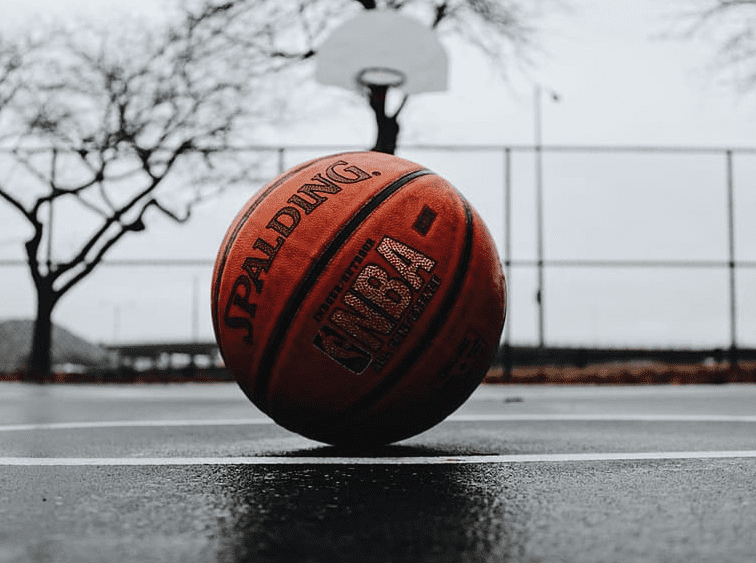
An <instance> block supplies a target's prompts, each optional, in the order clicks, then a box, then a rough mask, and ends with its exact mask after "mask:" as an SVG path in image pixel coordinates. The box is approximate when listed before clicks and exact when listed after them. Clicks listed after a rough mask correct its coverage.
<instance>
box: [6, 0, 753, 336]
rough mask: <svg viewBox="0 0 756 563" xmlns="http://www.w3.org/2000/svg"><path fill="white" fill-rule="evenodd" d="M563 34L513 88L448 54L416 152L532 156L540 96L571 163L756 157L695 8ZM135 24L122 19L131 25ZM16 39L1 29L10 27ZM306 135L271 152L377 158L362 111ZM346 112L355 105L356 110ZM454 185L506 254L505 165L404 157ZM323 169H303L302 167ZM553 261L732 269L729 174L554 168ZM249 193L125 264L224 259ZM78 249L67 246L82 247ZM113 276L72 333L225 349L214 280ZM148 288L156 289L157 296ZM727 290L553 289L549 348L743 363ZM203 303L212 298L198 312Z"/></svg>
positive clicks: (9, 17)
mask: <svg viewBox="0 0 756 563" xmlns="http://www.w3.org/2000/svg"><path fill="white" fill-rule="evenodd" d="M571 4H572V10H571V11H570V12H568V13H562V14H559V15H558V16H555V17H553V18H550V19H548V20H547V21H546V25H547V30H546V31H545V32H544V40H543V47H544V54H543V55H541V56H540V57H538V59H537V61H536V63H537V64H536V66H534V67H533V68H532V69H530V70H525V69H522V68H520V69H516V68H515V69H510V70H509V76H510V80H509V82H507V83H505V82H504V81H503V80H502V79H501V78H500V77H499V76H498V75H497V74H496V72H495V70H496V69H492V68H491V66H490V65H489V64H488V63H487V62H486V61H485V60H483V59H482V57H480V56H479V55H478V54H477V53H476V52H475V51H473V50H472V49H471V48H469V47H467V46H465V45H462V44H459V43H457V42H447V46H448V47H449V55H450V60H451V65H450V89H449V91H448V92H444V93H433V94H425V95H420V96H416V97H414V98H413V99H412V100H410V102H409V104H408V106H407V107H406V109H405V112H404V113H403V114H402V118H403V119H402V126H403V130H402V135H403V136H402V139H401V140H402V141H403V142H404V143H405V144H410V143H413V144H414V143H427V144H466V145H474V144H489V143H491V144H515V145H520V144H530V143H532V142H533V138H534V126H533V107H534V105H533V104H534V96H533V92H534V85H535V84H536V83H540V84H542V85H543V86H544V88H546V89H551V90H554V91H556V92H558V93H559V96H560V101H559V102H558V103H555V102H552V101H550V100H549V99H548V98H547V97H544V101H543V120H542V123H543V140H544V143H545V144H547V145H549V144H565V145H607V144H608V145H622V146H626V145H663V146H669V145H682V146H690V147H710V146H722V147H731V146H732V147H756V104H755V103H754V102H756V96H754V95H751V96H740V95H737V94H735V93H734V91H733V89H732V88H731V87H730V86H729V85H728V84H726V83H725V81H724V77H723V76H721V75H715V74H713V73H711V72H710V70H709V65H710V63H711V62H712V58H713V53H714V46H713V45H711V44H706V43H705V42H703V41H700V40H699V41H686V42H683V41H678V40H673V39H664V38H663V35H664V34H665V33H666V32H668V31H669V30H670V29H672V28H674V27H675V24H674V14H675V11H674V10H675V6H681V5H684V2H683V0H677V1H673V2H658V1H654V0H634V1H632V2H630V1H627V0H572V2H571ZM155 5H156V2H154V0H151V1H148V0H138V1H137V0H132V1H131V2H125V1H123V0H122V1H119V2H116V1H115V0H100V1H99V2H97V4H96V5H94V6H92V3H91V2H87V1H86V0H55V1H53V0H23V1H21V0H4V1H3V2H2V4H0V22H2V25H17V24H18V23H19V22H22V21H24V19H25V17H26V16H28V15H30V14H31V13H32V12H33V11H39V13H40V14H42V17H45V18H48V19H54V18H58V17H69V16H70V15H71V14H74V13H80V14H85V15H87V17H95V18H100V17H101V18H106V17H113V15H114V13H117V12H118V10H121V11H126V12H129V13H132V14H134V15H137V16H143V17H148V18H149V17H158V16H159V9H158V8H157V7H155ZM118 6H120V7H118ZM0 27H1V25H0ZM302 96H303V99H305V98H306V99H308V100H310V101H311V110H310V114H309V115H308V117H307V119H304V120H302V121H301V122H300V123H298V124H296V125H293V126H291V127H289V128H286V129H271V130H267V131H265V132H263V133H261V134H260V140H261V141H264V142H270V143H282V144H289V143H294V144H302V143H304V144H311V143H324V144H334V145H338V144H345V145H359V146H363V147H369V146H370V145H371V144H372V142H373V135H374V133H373V123H372V117H371V114H370V112H369V110H368V109H367V106H366V104H364V103H363V102H362V101H361V100H359V99H358V98H357V97H356V96H355V97H353V98H351V99H350V97H349V96H350V95H349V94H344V93H340V92H337V91H335V90H334V89H332V88H329V87H324V86H320V85H317V84H314V83H313V84H309V85H307V86H306V87H304V89H303V93H302ZM344 102H347V103H344ZM402 155H403V156H406V157H408V158H411V159H414V160H418V161H421V162H423V163H424V164H426V165H427V166H429V167H430V168H432V169H434V170H436V171H437V172H438V173H440V174H441V175H443V176H445V177H447V178H448V179H449V180H451V181H452V183H454V184H455V185H457V186H458V187H459V188H460V190H461V191H462V192H463V193H464V194H465V195H466V196H467V197H468V198H469V199H470V200H471V201H472V202H473V204H474V205H475V206H476V207H477V208H478V210H479V211H480V213H481V214H482V215H483V217H484V219H485V220H486V222H487V223H488V225H489V228H490V229H491V231H492V233H493V235H494V237H495V239H496V240H497V242H500V241H503V232H504V231H503V219H502V215H503V213H502V195H501V186H502V172H501V166H502V165H501V154H500V153H490V152H472V153H471V152H457V153H455V154H449V153H445V152H444V153H439V152H425V151H420V152H418V151H415V152H405V153H403V154H402ZM309 156H311V154H309V153H308V154H305V153H291V154H289V155H288V159H289V160H288V162H287V164H288V165H293V164H295V163H296V162H297V161H300V160H303V159H305V158H307V157H309ZM735 162H736V177H735V179H736V187H737V188H738V191H737V194H736V195H737V198H736V202H737V204H738V216H737V217H738V221H737V225H738V229H739V230H738V233H737V234H738V239H737V240H738V258H740V259H741V260H756V231H754V229H753V228H752V227H750V223H752V221H751V219H750V217H748V214H747V213H746V210H747V209H753V206H754V205H756V196H755V195H754V193H753V192H754V190H753V189H750V186H752V185H753V181H754V180H756V157H755V156H753V155H750V156H748V155H743V156H736V161H735ZM533 168H534V167H533V161H532V157H531V156H530V155H529V154H526V153H523V154H519V153H518V154H516V155H515V157H514V159H513V182H514V194H513V209H512V212H513V222H512V231H513V240H512V242H513V245H514V257H515V258H519V259H532V258H534V256H535V242H534V241H535V228H534V226H533V222H534V212H533V195H532V194H533ZM544 182H545V191H546V199H545V215H546V223H547V232H546V254H547V258H590V259H600V258H618V259H625V258H632V259H667V258H684V259H705V260H725V259H726V249H727V245H726V239H727V233H726V222H725V199H724V198H725V191H724V182H725V176H724V156H723V155H722V154H712V155H637V154H562V153H560V154H555V155H551V154H547V156H546V159H545V167H544ZM251 192H252V190H250V191H249V193H244V192H240V191H236V192H234V193H232V194H229V195H228V196H227V197H225V198H224V199H222V200H218V201H215V202H212V203H209V204H207V205H206V206H205V207H204V208H203V209H202V212H201V213H199V214H198V216H197V218H196V220H194V221H193V223H192V224H191V225H189V226H181V227H178V226H175V225H173V224H171V223H169V222H167V221H161V220H158V221H155V222H153V224H151V225H150V226H149V230H148V231H147V233H145V234H142V235H139V236H138V237H132V239H130V240H128V241H125V242H124V244H122V245H121V246H120V247H119V248H118V249H117V251H116V254H115V255H117V256H118V257H124V258H134V257H142V256H150V257H155V258H159V257H167V256H179V257H187V258H212V257H214V254H215V250H216V249H217V246H218V244H219V243H220V238H221V237H222V235H223V232H224V231H225V228H226V226H227V225H228V223H229V222H230V221H231V218H232V217H233V215H234V213H235V212H236V210H237V209H238V208H239V207H240V206H241V205H242V203H243V202H244V201H245V200H246V199H247V197H249V195H251ZM0 224H4V225H8V227H3V228H2V230H1V231H0V258H20V257H21V246H20V239H21V238H22V237H23V231H22V230H20V229H19V226H20V225H21V223H20V222H19V221H17V220H15V219H14V218H13V217H12V215H11V214H10V212H9V211H8V210H7V209H0ZM66 244H67V243H66V237H65V234H63V235H62V236H61V239H60V241H59V242H58V241H56V245H58V247H59V248H61V250H64V249H65V247H66ZM144 274H145V271H134V270H127V269H123V268H103V269H101V270H100V271H99V272H98V273H96V274H95V276H93V277H92V279H90V280H88V281H86V282H85V283H84V284H82V285H80V286H79V287H77V288H76V289H74V291H73V293H71V294H70V295H69V296H68V297H66V298H64V300H63V301H62V302H61V305H60V306H59V309H58V310H57V312H56V315H55V319H56V320H57V321H58V322H61V323H62V324H64V325H66V326H68V327H69V328H71V329H73V330H74V331H75V332H78V333H80V334H83V335H85V336H87V337H90V338H92V339H93V340H95V341H111V340H112V339H114V338H115V339H118V340H129V341H138V340H144V339H186V338H189V337H191V336H192V333H193V318H194V315H193V310H194V303H195V302H196V303H197V307H198V315H199V335H200V337H203V338H210V337H211V326H210V320H209V315H208V313H207V312H208V310H209V305H208V302H209V298H208V294H209V278H210V272H209V271H208V269H207V268H199V269H186V270H166V271H154V270H150V271H148V274H149V276H145V275H144ZM147 278H148V279H149V281H146V280H147ZM0 283H3V285H4V287H6V288H11V289H10V291H9V292H8V291H6V296H7V298H4V299H3V302H2V304H0V318H7V317H19V316H30V315H31V313H32V310H33V296H32V293H31V291H30V289H29V287H28V285H29V282H28V279H27V274H26V272H25V270H24V269H22V268H14V269H9V268H2V269H0ZM727 283H728V280H727V274H726V272H725V271H720V270H691V269H687V270H674V271H667V270H652V271H647V270H642V271H639V270H602V271H595V270H578V269H557V270H552V271H550V272H549V273H548V275H547V286H546V296H547V302H546V306H547V327H548V328H547V338H548V339H549V340H550V341H551V342H554V343H567V344H582V343H595V344H619V345H655V346H711V345H727V339H728V338H729V335H728V333H727V330H728V324H727V322H728V321H727V307H728V301H727V293H726V291H727ZM738 283H739V287H740V291H739V304H740V306H741V309H740V311H741V312H740V317H739V319H738V321H739V325H740V340H741V341H742V343H744V344H749V345H756V300H755V299H754V297H752V296H751V293H752V292H749V291H747V290H746V288H747V287H753V285H754V283H756V270H753V269H751V270H744V271H743V272H742V273H741V274H740V275H739V278H738ZM195 287H198V288H199V292H198V297H197V299H196V300H195V298H194V297H193V296H194V293H195ZM533 291H534V278H533V275H532V271H531V270H527V269H518V270H516V271H515V272H514V274H513V276H512V309H511V313H512V317H511V319H510V320H511V330H512V336H513V338H515V339H516V340H518V341H523V342H530V341H533V339H534V338H535V335H536V328H535V308H534V302H533V298H532V297H533Z"/></svg>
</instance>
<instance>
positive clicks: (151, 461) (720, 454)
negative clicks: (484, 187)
mask: <svg viewBox="0 0 756 563" xmlns="http://www.w3.org/2000/svg"><path fill="white" fill-rule="evenodd" d="M748 458H750V459H756V450H746V451H709V452H629V453H580V454H578V453H575V454H526V455H469V456H443V455H440V456H418V457H287V456H261V457H144V458H137V457H105V458H80V457H3V458H0V466H21V467H41V466H45V467H58V466H74V467H82V466H139V467H143V466H168V465H184V466H195V465H444V464H446V465H452V464H481V463H503V464H521V463H565V462H588V461H646V460H653V461H664V460H704V459H748Z"/></svg>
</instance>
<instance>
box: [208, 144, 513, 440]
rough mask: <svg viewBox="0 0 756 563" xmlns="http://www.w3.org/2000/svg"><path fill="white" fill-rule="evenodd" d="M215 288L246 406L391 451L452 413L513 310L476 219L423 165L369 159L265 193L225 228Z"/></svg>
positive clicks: (271, 186) (321, 168)
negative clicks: (390, 447) (394, 445)
mask: <svg viewBox="0 0 756 563" xmlns="http://www.w3.org/2000/svg"><path fill="white" fill-rule="evenodd" d="M211 291H212V301H211V302H212V318H213V327H214V330H215V337H216V339H217V342H218V345H219V347H220V351H221V354H222V356H223V359H224V362H225V364H226V367H227V368H228V369H229V370H230V372H231V373H232V374H233V376H234V378H235V379H236V381H237V382H238V384H239V386H240V387H241V389H242V390H243V391H244V393H245V394H246V395H247V397H248V398H249V399H250V400H251V401H252V402H253V403H254V404H255V405H256V406H257V407H258V408H259V409H261V410H262V411H263V412H265V413H266V414H267V415H269V416H270V417H271V418H272V419H273V420H274V421H275V422H276V423H278V424H279V425H280V426H282V427H284V428H287V429H289V430H291V431H293V432H296V433H298V434H300V435H302V436H305V437H307V438H310V439H313V440H317V441H320V442H325V443H328V444H333V445H339V446H371V445H379V444H388V443H391V442H396V441H399V440H402V439H405V438H408V437H411V436H414V435H416V434H419V433H420V432H423V431H425V430H427V429H429V428H431V427H433V426H434V425H436V424H437V423H439V422H441V421H442V420H443V419H444V418H446V417H447V416H448V415H449V414H451V413H452V412H453V411H454V410H456V409H457V408H458V407H459V406H460V405H462V403H464V402H465V401H466V400H467V398H468V397H469V396H470V395H471V394H472V392H473V391H474V390H475V388H476V387H477V386H478V385H479V384H480V382H481V381H482V380H483V377H484V376H485V374H486V372H487V370H488V368H489V367H490V365H491V363H492V361H493V359H494V357H495V355H496V351H497V349H498V346H499V339H500V336H501V331H502V328H503V326H504V316H505V310H506V296H505V281H504V275H503V273H502V269H501V264H500V262H499V258H498V254H497V252H496V248H495V245H494V242H493V239H492V238H491V235H490V234H489V232H488V230H487V228H486V226H485V224H484V223H483V221H482V219H481V218H480V216H479V215H478V214H477V212H476V211H475V210H474V209H473V208H472V207H471V205H470V204H469V203H468V202H467V201H466V200H465V198H464V197H463V196H462V195H461V194H460V192H459V191H457V189H455V188H454V187H453V186H452V185H451V184H449V183H448V182H447V181H445V180H444V179H443V178H441V177H439V176H438V175H436V174H434V173H433V172H431V171H430V170H428V169H426V168H424V167H423V166H421V165H419V164H415V163H413V162H410V161H408V160H404V159H401V158H398V157H395V156H391V155H387V154H383V153H375V152H347V153H340V154H334V155H330V156H325V157H322V158H317V159H315V160H311V161H309V162H306V163H303V164H300V165H298V166H296V167H294V168H292V169H290V170H288V171H286V172H284V173H283V174H281V175H280V176H278V177H277V178H275V179H273V180H272V181H271V182H270V183H268V184H267V185H266V186H264V187H263V188H261V189H260V190H259V191H258V192H257V193H256V194H255V195H254V196H253V197H252V198H251V199H250V200H249V201H248V202H247V203H246V205H245V206H244V207H243V208H242V209H241V211H240V212H239V213H238V214H237V216H236V217H235V219H234V220H233V222H232V223H231V225H230V226H229V228H228V231H227V232H226V235H225V237H224V239H223V241H222V243H221V247H220V249H219V251H218V256H217V258H216V261H215V266H214V272H213V281H212V289H211Z"/></svg>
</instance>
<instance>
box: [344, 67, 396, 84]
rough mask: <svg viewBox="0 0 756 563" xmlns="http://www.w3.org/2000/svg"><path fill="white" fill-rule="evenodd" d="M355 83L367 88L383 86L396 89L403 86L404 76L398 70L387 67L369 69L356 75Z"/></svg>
mask: <svg viewBox="0 0 756 563" xmlns="http://www.w3.org/2000/svg"><path fill="white" fill-rule="evenodd" d="M356 79H357V83H358V84H361V85H363V86H365V87H367V88H371V87H376V86H384V87H386V88H397V87H399V86H401V85H402V84H404V80H405V76H404V73H403V72H402V71H400V70H396V69H394V68H388V67H369V68H366V69H363V70H361V71H360V72H359V73H357V77H356Z"/></svg>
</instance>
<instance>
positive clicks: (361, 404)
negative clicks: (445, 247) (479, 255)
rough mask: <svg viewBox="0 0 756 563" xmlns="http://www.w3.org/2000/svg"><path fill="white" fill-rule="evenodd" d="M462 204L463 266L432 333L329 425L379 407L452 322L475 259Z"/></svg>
mask: <svg viewBox="0 0 756 563" xmlns="http://www.w3.org/2000/svg"><path fill="white" fill-rule="evenodd" d="M462 204H463V205H464V208H465V228H466V230H465V242H464V246H463V248H462V254H461V255H460V258H459V264H458V265H457V271H456V272H455V274H454V279H453V281H452V284H451V288H450V289H449V293H448V294H447V295H446V298H445V299H444V301H443V303H442V304H441V307H440V309H439V311H438V313H437V314H436V316H435V317H434V318H433V320H432V321H431V323H430V325H429V327H428V331H427V332H426V334H425V337H424V338H423V339H422V340H421V341H420V342H419V343H418V344H417V345H416V346H415V347H414V348H413V349H412V350H410V352H409V353H408V354H407V355H406V356H405V358H404V360H402V362H401V363H400V364H399V365H398V366H397V367H396V368H395V369H394V371H392V372H391V373H390V374H389V375H387V376H386V377H385V378H383V379H382V380H381V381H380V383H378V385H376V386H375V387H374V388H373V389H371V390H370V391H369V392H368V393H367V394H366V395H365V396H364V397H362V398H361V399H360V400H358V401H356V402H355V403H353V404H352V405H351V406H350V407H349V408H348V409H346V410H345V411H343V412H342V413H340V414H339V415H337V416H335V417H333V418H331V419H329V420H328V421H327V423H326V424H327V425H338V424H343V423H344V422H345V420H346V419H348V418H349V417H353V416H356V415H357V414H359V413H361V412H364V411H366V410H368V409H369V408H371V407H372V406H373V405H375V404H376V403H377V402H378V401H380V400H381V399H382V398H383V397H385V396H386V395H387V394H388V393H389V392H390V391H391V390H392V389H393V388H394V387H396V386H397V385H398V384H399V382H400V381H401V380H402V378H403V377H404V375H405V374H406V373H407V372H408V371H409V370H410V369H411V368H412V366H413V365H414V364H415V363H416V362H417V361H418V360H419V359H420V357H421V356H422V355H423V354H424V353H425V351H426V350H427V349H428V348H429V347H430V345H431V343H432V342H433V340H435V338H436V336H438V333H439V332H440V331H441V328H442V327H443V326H444V325H445V324H446V321H447V320H448V318H449V314H450V313H451V311H452V309H453V308H454V306H455V304H456V302H457V299H458V298H459V294H460V292H461V291H462V285H463V284H464V283H465V279H466V278H467V271H468V269H469V267H470V260H471V257H472V247H473V234H474V233H473V230H474V226H473V214H472V211H471V209H470V206H469V204H468V203H467V201H466V200H465V199H464V198H463V199H462Z"/></svg>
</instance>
